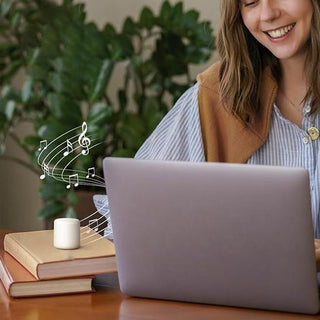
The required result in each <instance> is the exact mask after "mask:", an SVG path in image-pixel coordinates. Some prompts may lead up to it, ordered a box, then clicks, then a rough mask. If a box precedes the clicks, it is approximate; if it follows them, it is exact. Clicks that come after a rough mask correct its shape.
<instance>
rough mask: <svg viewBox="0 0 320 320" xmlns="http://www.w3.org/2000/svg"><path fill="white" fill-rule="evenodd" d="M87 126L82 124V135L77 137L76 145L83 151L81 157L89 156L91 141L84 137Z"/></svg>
mask: <svg viewBox="0 0 320 320" xmlns="http://www.w3.org/2000/svg"><path fill="white" fill-rule="evenodd" d="M87 129H88V126H87V124H86V122H83V123H82V133H81V134H80V136H79V139H78V143H79V145H80V146H81V147H82V148H84V150H82V152H81V153H82V154H83V155H88V154H89V146H90V144H91V140H90V138H88V137H86V132H87Z"/></svg>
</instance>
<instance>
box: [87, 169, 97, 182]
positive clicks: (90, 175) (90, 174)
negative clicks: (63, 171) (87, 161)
mask: <svg viewBox="0 0 320 320" xmlns="http://www.w3.org/2000/svg"><path fill="white" fill-rule="evenodd" d="M95 175H96V169H95V168H94V167H92V168H89V169H88V174H87V175H86V178H87V179H88V178H90V177H92V178H93V177H94V176H95Z"/></svg>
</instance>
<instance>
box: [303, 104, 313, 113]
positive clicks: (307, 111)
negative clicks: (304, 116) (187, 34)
mask: <svg viewBox="0 0 320 320" xmlns="http://www.w3.org/2000/svg"><path fill="white" fill-rule="evenodd" d="M304 110H305V112H306V113H309V112H310V111H311V107H310V105H307V106H306V107H305V108H304Z"/></svg>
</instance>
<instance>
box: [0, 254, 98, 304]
mask: <svg viewBox="0 0 320 320" xmlns="http://www.w3.org/2000/svg"><path fill="white" fill-rule="evenodd" d="M92 279H93V277H92V276H87V277H78V278H63V279H53V280H38V279H36V278H35V277H34V276H33V275H32V274H31V273H30V272H29V271H27V270H26V269H25V268H24V267H23V266H22V265H21V264H20V263H19V262H18V261H17V260H16V259H14V258H13V257H12V256H11V255H10V254H9V253H7V252H5V251H3V250H1V249H0V280H1V281H2V284H3V286H4V288H5V290H6V292H7V294H8V295H9V296H10V297H14V298H22V297H33V296H47V295H57V294H70V293H79V292H92V291H93V289H92Z"/></svg>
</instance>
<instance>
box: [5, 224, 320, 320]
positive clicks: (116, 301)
mask: <svg viewBox="0 0 320 320" xmlns="http://www.w3.org/2000/svg"><path fill="white" fill-rule="evenodd" d="M5 232H6V231H3V230H2V231H1V230H0V241H1V245H2V242H3V241H2V239H3V236H4V234H5ZM0 319H1V320H9V319H10V320H11V319H12V320H20V319H23V320H51V319H59V320H60V319H61V320H64V319H68V320H69V319H70V320H72V319H75V320H82V319H86V320H91V319H92V320H99V319H101V320H102V319H103V320H113V319H121V320H147V319H152V320H160V319H161V320H163V319H167V320H182V319H183V320H189V319H190V320H198V319H199V320H206V319H208V320H209V319H210V320H215V319H217V320H233V319H235V320H266V319H270V320H307V319H310V320H312V319H319V320H320V315H318V316H308V315H299V314H290V313H281V312H270V311H259V310H251V309H240V308H230V307H220V306H211V305H201V304H192V303H181V302H170V301H161V300H150V299H139V298H130V297H126V296H124V295H123V294H121V292H120V291H119V289H117V288H110V287H106V286H105V287H98V288H97V292H95V293H91V294H75V295H66V296H55V297H42V298H23V299H11V298H9V297H8V296H7V294H6V292H5V290H4V288H3V287H2V285H0Z"/></svg>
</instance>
